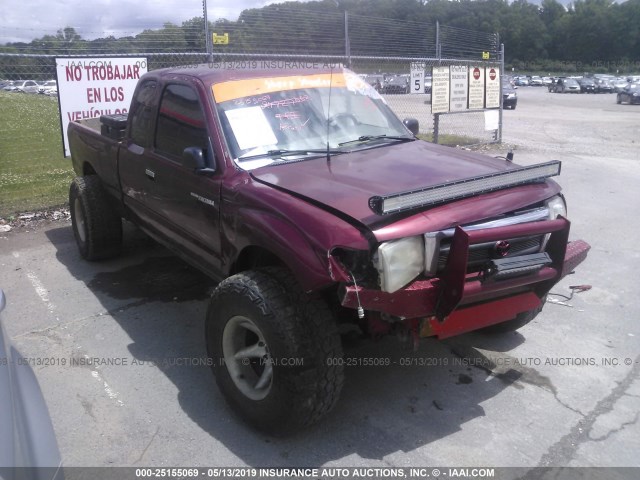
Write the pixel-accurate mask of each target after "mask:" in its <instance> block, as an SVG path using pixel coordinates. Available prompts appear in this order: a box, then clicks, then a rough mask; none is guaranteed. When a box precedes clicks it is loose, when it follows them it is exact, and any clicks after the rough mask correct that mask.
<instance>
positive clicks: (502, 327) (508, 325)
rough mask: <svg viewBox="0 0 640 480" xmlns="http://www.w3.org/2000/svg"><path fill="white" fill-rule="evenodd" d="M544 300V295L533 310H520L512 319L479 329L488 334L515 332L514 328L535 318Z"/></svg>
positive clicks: (545, 298)
mask: <svg viewBox="0 0 640 480" xmlns="http://www.w3.org/2000/svg"><path fill="white" fill-rule="evenodd" d="M546 301H547V297H546V296H544V297H543V298H542V301H541V302H540V305H539V306H538V307H537V308H534V309H533V310H529V311H528V312H522V313H520V314H518V315H517V316H516V318H514V319H512V320H507V321H506V322H501V323H496V324H495V325H489V326H488V327H485V328H483V329H482V330H481V331H482V332H483V333H488V334H500V333H509V332H515V331H516V330H518V329H519V328H522V327H524V326H525V325H526V324H528V323H529V322H531V321H532V320H533V319H534V318H536V317H537V316H538V314H539V313H540V312H541V311H542V308H543V307H544V304H545V302H546Z"/></svg>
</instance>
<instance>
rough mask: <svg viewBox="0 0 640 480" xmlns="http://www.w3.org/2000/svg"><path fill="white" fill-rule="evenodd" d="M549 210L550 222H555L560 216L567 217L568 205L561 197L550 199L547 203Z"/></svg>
mask: <svg viewBox="0 0 640 480" xmlns="http://www.w3.org/2000/svg"><path fill="white" fill-rule="evenodd" d="M546 204H547V208H548V209H549V220H555V219H556V218H558V216H563V217H565V218H566V216H567V204H566V203H565V201H564V198H562V197H561V196H560V195H556V196H555V197H552V198H550V199H549V200H547V202H546Z"/></svg>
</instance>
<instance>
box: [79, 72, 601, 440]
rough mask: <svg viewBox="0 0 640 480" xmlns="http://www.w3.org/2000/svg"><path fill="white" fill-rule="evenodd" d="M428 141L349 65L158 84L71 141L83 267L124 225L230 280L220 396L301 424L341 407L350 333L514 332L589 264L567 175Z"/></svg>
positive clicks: (217, 307) (143, 82)
mask: <svg viewBox="0 0 640 480" xmlns="http://www.w3.org/2000/svg"><path fill="white" fill-rule="evenodd" d="M417 127H418V125H417V121H415V120H411V119H407V120H405V121H404V122H402V121H400V120H399V119H398V118H397V117H396V116H395V115H394V114H393V113H392V111H391V110H390V109H389V107H388V106H387V105H386V102H385V100H384V98H383V97H382V96H381V95H380V94H379V93H378V92H376V90H375V89H373V88H372V87H371V86H370V85H368V84H367V83H366V82H364V81H363V80H362V79H360V77H358V76H357V75H355V74H354V73H353V72H350V71H348V70H345V69H342V68H340V69H336V68H333V69H327V70H311V69H310V70H286V71H283V70H227V71H224V70H213V69H210V68H208V67H207V66H202V67H198V68H190V69H180V68H175V69H166V70H157V71H153V72H150V73H147V74H146V75H144V76H143V77H142V78H141V79H140V81H139V84H138V87H137V90H136V92H135V94H134V98H133V100H132V104H131V108H130V111H129V114H128V117H125V116H105V117H102V118H100V119H93V120H87V121H83V122H74V123H71V124H70V125H69V132H68V133H69V141H70V146H71V153H72V157H73V167H74V170H75V172H76V173H77V175H78V177H77V178H76V179H75V180H74V181H73V183H72V184H71V188H70V195H69V200H70V205H71V215H72V223H73V231H74V234H75V238H76V240H77V243H78V246H79V249H80V253H81V255H82V256H83V257H84V258H86V259H88V260H98V259H105V258H108V257H111V256H114V255H116V254H118V253H119V251H120V246H121V242H122V218H125V219H127V220H129V221H131V222H133V223H135V224H136V225H138V226H139V227H140V228H141V229H142V230H144V231H145V232H147V233H148V234H149V235H150V236H151V237H153V238H155V239H156V240H157V241H158V242H160V243H161V244H163V245H165V246H167V247H168V248H169V249H171V250H172V251H174V252H175V253H176V254H177V255H179V256H180V257H182V258H183V259H184V260H186V261H187V262H189V263H191V264H192V265H194V266H196V267H197V268H199V269H201V270H202V271H204V272H206V273H207V274H208V275H209V276H210V277H211V278H212V279H214V280H216V281H219V282H220V283H219V284H218V286H217V288H216V289H215V291H214V292H213V295H212V297H211V300H210V304H209V308H208V312H207V318H206V328H205V330H206V331H205V339H206V345H207V351H208V354H209V355H210V357H211V359H212V363H213V365H214V367H213V370H214V373H215V376H216V380H217V383H218V385H219V388H220V389H221V391H222V393H223V394H224V396H225V398H226V399H227V400H228V401H229V403H230V405H231V406H232V407H233V408H234V409H235V410H236V411H237V412H238V413H239V414H240V416H241V417H243V418H244V419H245V420H246V421H248V422H249V423H250V424H252V425H253V426H255V427H257V428H259V429H262V430H265V431H269V432H272V433H286V432H290V431H293V430H296V429H299V428H302V427H304V426H306V425H310V424H311V423H313V422H315V421H317V420H318V419H319V418H321V417H322V416H323V415H324V414H326V413H327V412H328V411H329V410H330V409H331V408H332V407H333V406H334V405H335V403H336V401H337V399H338V397H339V394H340V390H341V388H342V384H343V373H344V364H343V359H342V347H341V341H340V332H341V331H345V330H348V329H353V328H354V326H355V328H358V329H360V330H361V331H362V332H363V333H364V334H369V335H372V336H378V335H382V334H385V333H390V332H392V331H399V330H405V331H406V332H408V333H409V334H410V335H412V336H413V338H414V339H418V338H420V337H426V336H436V337H439V338H445V337H449V336H452V335H458V334H460V333H463V332H468V331H471V330H477V329H483V330H485V331H489V332H491V331H493V332H505V331H510V330H514V329H517V328H519V327H521V326H523V325H525V324H526V323H528V322H530V321H531V320H532V319H533V318H534V317H535V315H536V314H537V313H538V312H540V310H541V309H542V306H543V304H544V301H545V298H546V295H547V293H548V292H549V290H550V289H551V288H552V286H553V285H554V284H555V283H556V282H558V281H559V280H560V279H561V278H562V277H563V276H565V275H567V274H568V273H570V272H572V271H573V269H574V268H575V267H576V266H577V265H578V264H579V263H580V262H582V261H583V260H584V259H585V258H586V256H587V252H588V250H589V245H587V244H586V243H585V242H583V241H573V242H568V237H569V221H568V220H567V219H566V218H565V217H566V205H565V200H564V198H563V196H562V195H561V194H560V187H559V186H558V184H557V183H555V182H554V181H553V180H551V179H550V177H553V176H555V175H558V174H559V173H560V162H557V161H550V162H546V163H540V164H537V165H532V166H526V167H523V166H518V165H516V164H514V163H512V162H510V161H504V160H500V159H496V158H491V157H487V156H484V155H479V154H474V153H470V152H466V151H461V150H456V149H453V148H449V147H443V146H438V145H433V144H430V143H427V142H425V141H422V140H418V139H417V138H416V136H415V134H417Z"/></svg>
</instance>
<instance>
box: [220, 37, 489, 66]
mask: <svg viewBox="0 0 640 480" xmlns="http://www.w3.org/2000/svg"><path fill="white" fill-rule="evenodd" d="M214 35H215V33H214ZM214 38H215V37H214ZM214 43H215V42H214ZM489 58H490V55H489V52H482V59H483V60H489Z"/></svg>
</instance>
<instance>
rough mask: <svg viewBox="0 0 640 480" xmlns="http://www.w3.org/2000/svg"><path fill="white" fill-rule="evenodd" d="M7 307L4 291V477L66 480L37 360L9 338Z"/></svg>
mask: <svg viewBox="0 0 640 480" xmlns="http://www.w3.org/2000/svg"><path fill="white" fill-rule="evenodd" d="M5 306H6V297H5V295H4V292H3V291H2V290H1V289H0V425H3V428H2V435H0V477H1V478H6V479H18V478H20V479H22V478H24V479H29V480H31V479H33V480H62V479H63V471H62V461H61V459H60V452H59V450H58V443H57V441H56V436H55V433H54V430H53V426H52V424H51V418H50V417H49V411H48V410H47V405H46V403H45V400H44V397H43V396H42V390H40V385H39V384H38V380H37V379H36V376H35V375H34V373H33V370H32V368H31V365H32V362H33V360H36V359H26V358H23V357H22V355H20V353H19V352H18V351H17V350H16V348H15V347H14V346H13V344H12V342H11V340H10V339H9V337H8V336H7V334H6V331H5V329H4V325H3V321H2V315H1V313H2V311H3V310H4V308H5ZM4 473H7V475H8V476H6V477H5V476H4Z"/></svg>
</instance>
